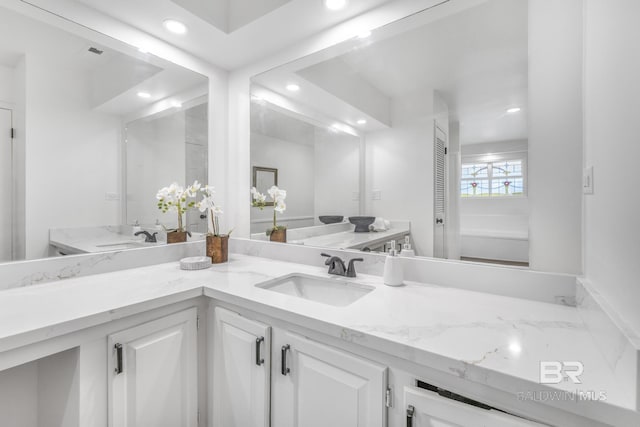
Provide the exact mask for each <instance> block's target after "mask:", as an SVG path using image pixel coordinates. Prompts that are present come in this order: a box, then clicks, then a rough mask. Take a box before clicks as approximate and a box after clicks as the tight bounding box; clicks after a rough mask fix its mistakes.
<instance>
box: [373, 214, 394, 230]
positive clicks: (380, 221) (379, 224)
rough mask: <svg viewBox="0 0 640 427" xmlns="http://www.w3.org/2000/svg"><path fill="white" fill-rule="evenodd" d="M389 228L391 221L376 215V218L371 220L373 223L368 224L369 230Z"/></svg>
mask: <svg viewBox="0 0 640 427" xmlns="http://www.w3.org/2000/svg"><path fill="white" fill-rule="evenodd" d="M390 228H391V222H390V221H387V220H386V219H384V218H380V217H376V220H375V221H373V224H371V225H370V226H369V230H371V231H387V230H388V229H390Z"/></svg>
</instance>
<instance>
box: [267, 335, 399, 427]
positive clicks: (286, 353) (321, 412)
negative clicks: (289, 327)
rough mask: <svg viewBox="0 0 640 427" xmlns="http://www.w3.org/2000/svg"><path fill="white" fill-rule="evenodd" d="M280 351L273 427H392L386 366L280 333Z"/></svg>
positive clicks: (278, 341)
mask: <svg viewBox="0 0 640 427" xmlns="http://www.w3.org/2000/svg"><path fill="white" fill-rule="evenodd" d="M276 336H277V338H276ZM276 342H277V344H276ZM287 346H288V347H287ZM276 352H277V353H279V354H278V356H279V357H280V360H279V362H278V363H277V364H274V368H273V370H272V375H273V396H272V425H273V426H278V427H294V426H295V427H326V426H340V427H383V426H385V425H386V407H385V405H384V397H385V390H386V374H387V369H386V367H384V366H382V365H378V364H376V363H373V362H371V361H369V360H366V359H362V358H360V357H357V356H355V355H352V354H349V353H347V352H343V351H340V350H337V349H335V348H332V347H329V346H326V345H323V344H319V343H317V342H314V341H311V340H308V339H306V338H303V337H301V336H298V335H295V334H291V333H284V332H280V331H278V333H277V334H276V332H275V331H274V355H275V353H276ZM283 360H284V364H283ZM276 365H277V366H276Z"/></svg>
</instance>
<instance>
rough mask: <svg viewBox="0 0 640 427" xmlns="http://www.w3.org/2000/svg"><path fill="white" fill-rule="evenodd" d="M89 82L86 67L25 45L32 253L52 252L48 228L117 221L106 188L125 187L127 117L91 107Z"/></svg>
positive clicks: (28, 251) (38, 255) (28, 222)
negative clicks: (122, 151)
mask: <svg viewBox="0 0 640 427" xmlns="http://www.w3.org/2000/svg"><path fill="white" fill-rule="evenodd" d="M32 36H36V35H32ZM39 37H48V34H40V35H39ZM86 87H88V85H87V76H86V74H85V73H83V72H80V71H78V70H77V69H69V68H68V67H65V65H64V64H61V63H56V62H53V61H51V59H50V58H45V57H43V56H42V55H33V54H31V53H29V52H27V55H26V129H25V130H24V131H25V132H26V154H25V158H26V188H25V192H26V202H25V214H26V218H25V228H26V239H25V240H26V257H27V258H28V259H32V258H42V257H45V256H47V255H48V253H49V229H50V228H64V227H83V226H93V225H105V224H117V223H118V222H119V219H120V210H119V203H118V202H117V201H107V200H105V194H106V193H107V192H112V193H118V192H119V188H120V185H119V182H120V181H119V176H120V171H119V144H120V127H121V124H120V120H119V119H118V118H116V117H113V116H109V115H106V114H102V113H97V112H93V111H91V110H90V108H89V101H88V96H87V91H86Z"/></svg>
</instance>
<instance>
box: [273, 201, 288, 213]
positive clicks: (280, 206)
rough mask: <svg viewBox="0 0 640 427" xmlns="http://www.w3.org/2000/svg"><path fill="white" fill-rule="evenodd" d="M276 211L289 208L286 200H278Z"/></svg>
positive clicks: (280, 211) (279, 211)
mask: <svg viewBox="0 0 640 427" xmlns="http://www.w3.org/2000/svg"><path fill="white" fill-rule="evenodd" d="M275 210H276V212H278V213H282V212H284V211H285V210H287V205H286V203H285V202H284V201H282V200H279V201H278V202H276V207H275Z"/></svg>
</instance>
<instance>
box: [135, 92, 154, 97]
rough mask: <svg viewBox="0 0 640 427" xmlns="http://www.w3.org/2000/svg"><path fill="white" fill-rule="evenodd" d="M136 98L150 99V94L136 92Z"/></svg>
mask: <svg viewBox="0 0 640 427" xmlns="http://www.w3.org/2000/svg"><path fill="white" fill-rule="evenodd" d="M138 96H139V97H140V98H151V94H150V93H149V92H138Z"/></svg>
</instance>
